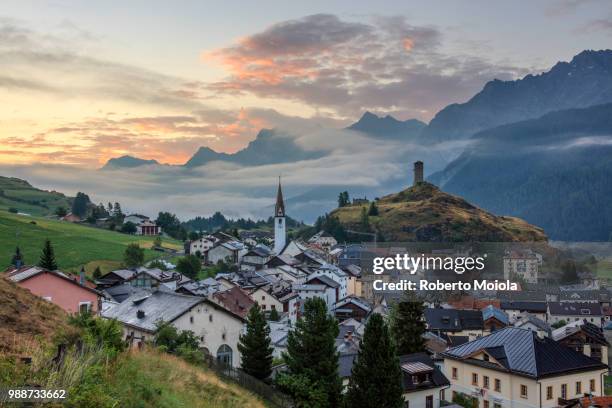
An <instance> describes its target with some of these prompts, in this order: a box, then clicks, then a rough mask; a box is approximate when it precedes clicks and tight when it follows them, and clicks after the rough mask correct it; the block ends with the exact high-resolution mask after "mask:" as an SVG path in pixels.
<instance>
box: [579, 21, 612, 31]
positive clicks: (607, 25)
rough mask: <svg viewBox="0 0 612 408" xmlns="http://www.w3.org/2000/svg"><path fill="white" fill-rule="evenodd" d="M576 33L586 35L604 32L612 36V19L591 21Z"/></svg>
mask: <svg viewBox="0 0 612 408" xmlns="http://www.w3.org/2000/svg"><path fill="white" fill-rule="evenodd" d="M575 32H577V33H579V34H586V33H594V32H604V33H607V34H612V17H610V18H608V19H605V18H599V19H595V20H591V21H589V22H588V23H586V24H584V25H582V26H580V27H579V28H578V29H576V30H575Z"/></svg>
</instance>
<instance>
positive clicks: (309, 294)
mask: <svg viewBox="0 0 612 408" xmlns="http://www.w3.org/2000/svg"><path fill="white" fill-rule="evenodd" d="M293 291H294V292H296V293H297V295H298V297H299V298H300V303H301V304H303V303H304V302H305V301H306V300H307V299H313V298H316V297H318V298H321V299H323V300H324V301H325V304H327V310H328V311H330V312H331V310H332V307H333V305H334V304H335V303H336V289H335V288H333V287H331V286H328V285H325V284H294V285H293Z"/></svg>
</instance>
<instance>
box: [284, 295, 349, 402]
mask: <svg viewBox="0 0 612 408" xmlns="http://www.w3.org/2000/svg"><path fill="white" fill-rule="evenodd" d="M336 336H338V323H337V321H336V319H334V318H333V317H331V316H329V315H328V313H327V306H326V304H325V301H324V300H323V299H320V298H312V299H308V300H306V302H305V303H304V315H303V316H302V317H301V318H300V319H299V320H298V321H297V323H296V326H295V329H294V330H292V331H290V332H289V335H288V337H287V353H283V358H284V360H285V362H286V363H287V367H288V369H289V372H288V373H287V374H283V375H282V376H281V377H280V379H279V381H278V382H279V385H280V386H281V388H283V389H284V390H286V391H287V392H289V393H290V394H291V395H292V396H293V397H294V399H295V400H296V403H297V406H312V407H315V406H316V407H321V408H326V407H329V408H332V407H338V406H340V405H341V402H342V396H341V391H342V382H341V380H340V377H339V376H338V352H337V351H336V344H335V343H336Z"/></svg>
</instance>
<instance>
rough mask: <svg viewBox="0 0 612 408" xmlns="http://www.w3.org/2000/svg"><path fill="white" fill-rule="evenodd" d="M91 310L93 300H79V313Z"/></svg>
mask: <svg viewBox="0 0 612 408" xmlns="http://www.w3.org/2000/svg"><path fill="white" fill-rule="evenodd" d="M90 311H91V302H79V313H89V312H90Z"/></svg>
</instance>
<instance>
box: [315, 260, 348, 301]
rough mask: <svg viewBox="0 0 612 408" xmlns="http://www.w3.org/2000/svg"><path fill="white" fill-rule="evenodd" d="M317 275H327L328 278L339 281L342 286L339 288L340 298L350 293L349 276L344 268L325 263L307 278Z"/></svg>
mask: <svg viewBox="0 0 612 408" xmlns="http://www.w3.org/2000/svg"><path fill="white" fill-rule="evenodd" d="M317 276H327V277H328V278H330V279H332V280H334V281H335V282H337V283H338V284H339V285H340V287H339V289H338V299H344V298H345V297H347V296H348V295H349V293H348V282H349V276H348V274H347V273H346V272H344V271H343V270H342V269H340V268H338V267H337V266H335V265H332V264H324V265H322V266H321V267H319V268H316V269H315V270H314V271H313V272H312V273H311V274H310V275H308V278H307V279H312V278H313V277H317Z"/></svg>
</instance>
